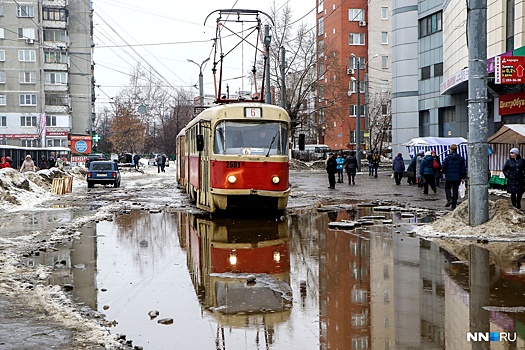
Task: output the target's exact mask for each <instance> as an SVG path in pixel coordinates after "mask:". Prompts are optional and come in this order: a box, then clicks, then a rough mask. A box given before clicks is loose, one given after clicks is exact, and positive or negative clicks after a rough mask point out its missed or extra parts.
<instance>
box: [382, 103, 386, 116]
mask: <svg viewBox="0 0 525 350" xmlns="http://www.w3.org/2000/svg"><path fill="white" fill-rule="evenodd" d="M381 114H383V115H387V114H388V105H387V104H382V105H381Z"/></svg>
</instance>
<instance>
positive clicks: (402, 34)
mask: <svg viewBox="0 0 525 350" xmlns="http://www.w3.org/2000/svg"><path fill="white" fill-rule="evenodd" d="M392 6H393V12H392V24H393V26H392V36H393V38H392V39H393V45H392V119H393V120H392V143H393V152H394V153H396V152H403V153H405V154H406V152H407V151H406V148H405V147H404V146H402V144H403V143H404V142H406V141H408V140H410V139H411V138H414V137H419V136H437V137H465V138H466V137H468V102H467V101H468V77H469V74H468V63H469V62H468V44H467V34H468V28H467V8H466V2H465V1H461V0H451V1H443V0H425V1H421V0H419V1H416V0H402V1H401V0H394V1H393V2H392ZM524 6H525V1H524V0H508V1H507V0H495V1H489V2H487V66H488V67H487V86H488V97H489V101H488V125H487V126H488V135H492V134H493V133H494V132H495V131H497V130H498V128H499V127H500V126H501V125H503V124H508V123H525V109H523V108H522V109H519V108H506V107H505V106H507V105H508V104H505V103H503V104H501V103H500V101H503V102H505V101H507V102H508V101H513V100H518V101H520V100H525V92H524V82H525V80H524V81H521V82H520V81H518V82H513V83H505V82H503V83H502V82H496V79H495V78H496V69H495V62H496V57H506V56H511V57H517V56H519V57H523V56H525V32H524V30H525V13H524V11H523V8H524ZM415 81H417V82H418V84H417V85H416V84H415Z"/></svg>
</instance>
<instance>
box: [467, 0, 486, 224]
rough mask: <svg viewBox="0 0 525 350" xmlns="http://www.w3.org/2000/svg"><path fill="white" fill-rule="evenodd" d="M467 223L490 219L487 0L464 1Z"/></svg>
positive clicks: (482, 221)
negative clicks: (466, 45) (466, 51)
mask: <svg viewBox="0 0 525 350" xmlns="http://www.w3.org/2000/svg"><path fill="white" fill-rule="evenodd" d="M467 23H468V28H467V30H468V67H469V79H468V119H469V132H468V172H469V192H468V195H469V198H468V201H469V203H468V204H469V225H470V226H479V225H482V224H483V223H485V222H487V221H488V219H489V209H488V206H489V204H488V203H489V202H488V197H489V194H488V186H487V184H488V144H487V134H488V117H487V0H469V1H467Z"/></svg>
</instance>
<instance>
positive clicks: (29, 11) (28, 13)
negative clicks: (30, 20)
mask: <svg viewBox="0 0 525 350" xmlns="http://www.w3.org/2000/svg"><path fill="white" fill-rule="evenodd" d="M17 16H18V17H35V8H34V7H33V5H18V9H17Z"/></svg>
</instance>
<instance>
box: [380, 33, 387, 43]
mask: <svg viewBox="0 0 525 350" xmlns="http://www.w3.org/2000/svg"><path fill="white" fill-rule="evenodd" d="M381 44H388V32H381Z"/></svg>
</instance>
